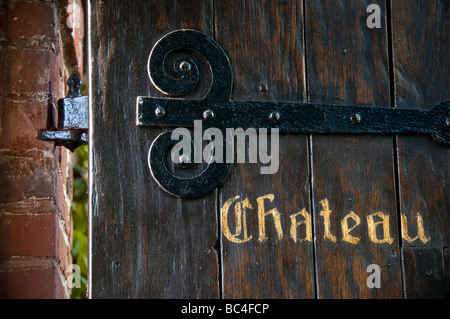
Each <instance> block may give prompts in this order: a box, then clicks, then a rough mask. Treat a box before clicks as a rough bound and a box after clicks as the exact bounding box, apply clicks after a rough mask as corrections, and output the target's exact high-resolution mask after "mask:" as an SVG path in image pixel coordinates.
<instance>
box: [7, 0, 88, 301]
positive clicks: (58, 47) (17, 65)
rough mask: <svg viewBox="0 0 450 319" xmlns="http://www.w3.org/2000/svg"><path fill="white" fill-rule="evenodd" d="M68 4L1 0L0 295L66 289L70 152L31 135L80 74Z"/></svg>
mask: <svg viewBox="0 0 450 319" xmlns="http://www.w3.org/2000/svg"><path fill="white" fill-rule="evenodd" d="M75 1H77V0H75ZM78 3H79V2H78ZM78 7H81V4H79V5H78ZM75 8H76V7H75V6H74V5H73V3H72V0H65V1H50V0H49V1H20V0H16V1H5V0H0V298H68V297H69V295H70V291H69V289H68V288H67V285H66V278H67V276H68V275H70V273H68V272H67V271H66V268H67V266H68V265H69V264H71V263H72V257H71V254H70V247H71V241H72V222H71V215H70V200H71V192H72V181H71V176H72V171H71V166H70V161H71V153H70V152H69V151H68V150H67V149H65V148H61V147H55V146H54V144H53V143H51V142H43V141H40V140H38V139H37V135H38V130H39V129H51V128H53V127H54V126H55V124H56V122H55V121H52V120H51V119H52V116H51V114H52V112H55V111H56V107H57V100H58V99H60V98H62V97H64V96H65V92H66V91H67V86H66V85H65V82H66V81H67V78H68V76H69V75H70V74H72V73H78V74H79V75H80V77H81V78H82V75H83V67H82V66H83V63H82V61H83V54H82V52H83V50H82V39H83V33H84V30H83V29H84V28H83V24H84V23H83V22H82V21H83V17H82V16H81V17H80V18H81V19H80V20H79V21H81V23H78V21H73V20H74V19H73V18H76V17H77V15H78V12H75V10H74V9H75ZM74 15H75V16H74ZM68 19H72V20H68ZM68 21H69V23H68ZM70 22H72V23H70ZM71 27H73V28H71ZM72 31H73V32H72Z"/></svg>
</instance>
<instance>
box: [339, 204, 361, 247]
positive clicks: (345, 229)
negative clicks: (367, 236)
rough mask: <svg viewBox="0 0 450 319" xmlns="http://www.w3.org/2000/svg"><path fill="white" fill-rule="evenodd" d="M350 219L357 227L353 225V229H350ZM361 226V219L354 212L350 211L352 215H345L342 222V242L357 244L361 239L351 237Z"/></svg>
mask: <svg viewBox="0 0 450 319" xmlns="http://www.w3.org/2000/svg"><path fill="white" fill-rule="evenodd" d="M349 218H351V219H353V220H354V221H355V225H353V226H352V227H351V228H348V219H349ZM359 224H361V218H359V216H358V215H356V214H355V212H354V211H350V213H348V214H347V215H345V217H344V218H343V219H342V220H341V228H342V241H346V242H348V243H351V244H357V243H358V242H359V240H360V239H361V238H360V237H355V236H352V235H350V232H351V231H352V230H353V229H354V228H355V227H357V226H358V225H359Z"/></svg>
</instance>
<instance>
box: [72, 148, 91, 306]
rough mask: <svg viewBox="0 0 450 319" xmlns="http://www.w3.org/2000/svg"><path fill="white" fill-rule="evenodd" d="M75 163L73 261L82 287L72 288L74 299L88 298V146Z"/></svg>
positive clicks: (77, 156) (78, 154)
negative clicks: (78, 271)
mask: <svg viewBox="0 0 450 319" xmlns="http://www.w3.org/2000/svg"><path fill="white" fill-rule="evenodd" d="M73 162H74V164H73V175H74V180H73V201H72V206H71V212H72V219H73V245H72V251H71V252H72V256H73V261H74V263H75V264H77V265H78V266H79V267H80V272H81V288H75V287H74V288H72V295H71V298H72V299H85V298H86V285H87V273H88V268H87V265H88V235H87V233H88V147H87V145H84V146H81V147H78V148H77V150H76V151H75V153H74V161H73Z"/></svg>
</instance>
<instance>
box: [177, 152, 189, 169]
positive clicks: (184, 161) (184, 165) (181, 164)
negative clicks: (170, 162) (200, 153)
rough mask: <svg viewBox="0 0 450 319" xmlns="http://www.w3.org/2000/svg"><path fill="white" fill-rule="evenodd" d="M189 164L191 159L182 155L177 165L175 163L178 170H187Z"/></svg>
mask: <svg viewBox="0 0 450 319" xmlns="http://www.w3.org/2000/svg"><path fill="white" fill-rule="evenodd" d="M190 163H191V158H190V157H189V155H186V154H182V155H180V157H179V158H178V163H175V165H177V166H178V167H179V168H187V167H189V164H190Z"/></svg>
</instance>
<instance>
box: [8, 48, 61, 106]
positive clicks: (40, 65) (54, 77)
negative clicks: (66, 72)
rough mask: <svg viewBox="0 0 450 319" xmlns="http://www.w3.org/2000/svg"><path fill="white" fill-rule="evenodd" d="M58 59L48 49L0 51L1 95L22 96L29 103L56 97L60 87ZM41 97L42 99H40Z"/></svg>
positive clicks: (58, 57) (10, 49) (57, 56)
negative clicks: (32, 99)
mask: <svg viewBox="0 0 450 319" xmlns="http://www.w3.org/2000/svg"><path fill="white" fill-rule="evenodd" d="M60 65H61V61H60V56H59V55H58V54H56V53H55V52H53V51H51V50H47V49H36V50H20V49H17V48H13V47H2V49H1V50H0V78H1V79H7V81H4V80H3V81H1V82H0V95H3V96H11V95H12V96H18V97H20V96H21V95H25V96H26V97H27V98H28V99H30V98H33V94H34V95H35V96H36V97H37V98H40V99H42V98H44V99H45V98H46V96H45V95H49V94H50V96H59V94H60V92H59V90H60V87H61V85H60V84H59V83H58V82H60V81H62V80H61V76H60V73H61V72H60ZM42 95H44V96H42Z"/></svg>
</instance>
